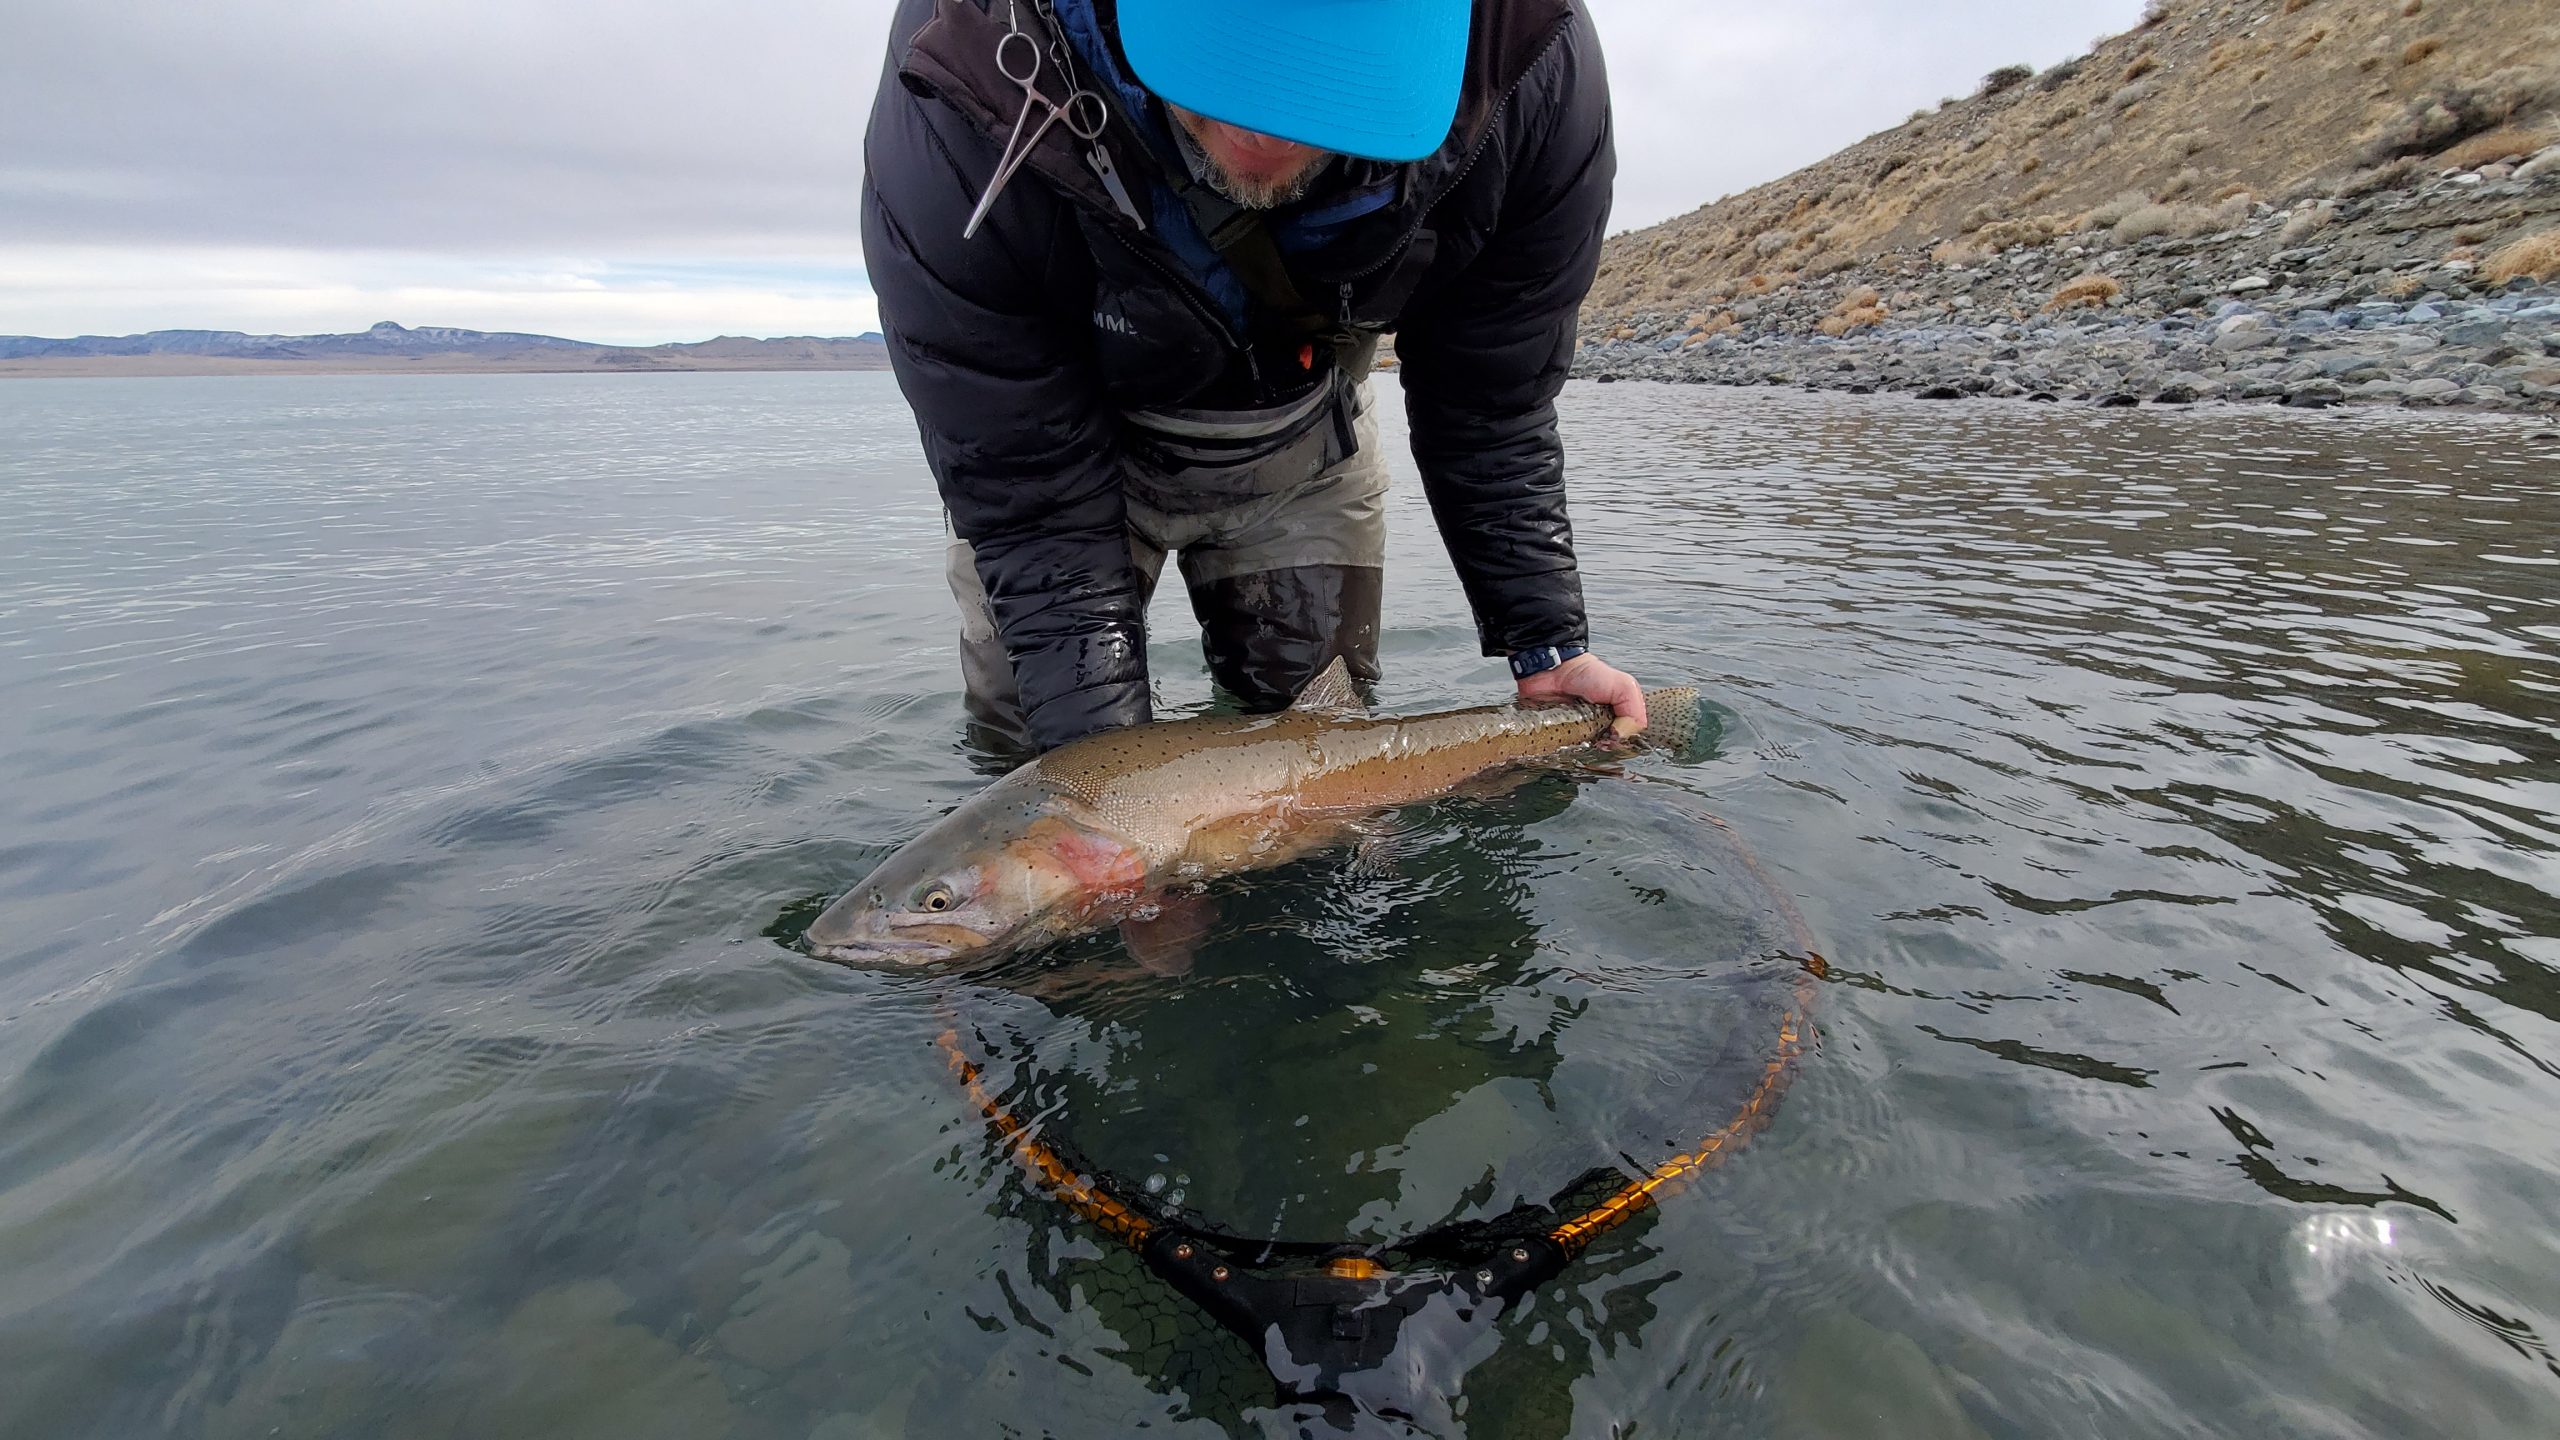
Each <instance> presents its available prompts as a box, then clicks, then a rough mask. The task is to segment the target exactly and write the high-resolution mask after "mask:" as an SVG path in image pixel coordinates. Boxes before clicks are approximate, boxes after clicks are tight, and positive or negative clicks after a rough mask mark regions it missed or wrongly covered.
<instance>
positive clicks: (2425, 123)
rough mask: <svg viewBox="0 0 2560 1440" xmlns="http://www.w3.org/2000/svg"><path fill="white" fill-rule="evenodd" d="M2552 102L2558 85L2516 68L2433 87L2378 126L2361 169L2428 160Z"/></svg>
mask: <svg viewBox="0 0 2560 1440" xmlns="http://www.w3.org/2000/svg"><path fill="white" fill-rule="evenodd" d="M2555 102H2560V79H2555V78H2554V76H2553V75H2552V74H2551V73H2550V72H2546V71H2535V70H2528V69H2526V68H2524V67H2523V66H2520V65H2519V66H2511V67H2509V68H2508V69H2505V70H2501V71H2499V72H2497V73H2496V74H2494V75H2491V76H2489V77H2487V78H2486V79H2481V80H2464V81H2458V82H2456V83H2453V84H2447V85H2436V86H2432V87H2430V88H2429V89H2428V90H2427V91H2426V92H2425V93H2423V94H2420V95H2418V96H2417V97H2415V98H2414V99H2412V100H2410V102H2409V104H2408V106H2407V108H2405V109H2403V110H2402V111H2401V112H2400V113H2399V114H2398V115H2395V116H2393V117H2391V118H2390V119H2389V120H2386V121H2384V122H2383V123H2382V126H2381V128H2380V129H2378V130H2376V131H2375V132H2374V133H2373V136H2372V138H2370V139H2368V140H2367V141H2366V142H2365V146H2364V151H2363V154H2362V157H2361V158H2362V161H2363V163H2364V164H2366V165H2380V164H2382V163H2384V162H2386V161H2390V160H2396V159H2399V158H2400V157H2401V156H2404V155H2432V154H2435V153H2436V152H2437V151H2439V150H2442V149H2444V148H2446V147H2447V146H2449V145H2452V144H2453V143H2454V142H2455V141H2457V140H2464V139H2468V138H2469V137H2471V136H2473V135H2477V134H2479V133H2481V132H2482V131H2485V130H2495V129H2497V128H2498V127H2499V126H2501V125H2504V124H2506V123H2507V122H2508V121H2509V120H2511V119H2513V118H2515V117H2516V116H2518V115H2521V114H2525V113H2527V112H2530V111H2533V110H2538V109H2541V108H2543V107H2545V106H2548V105H2551V104H2553V103H2555Z"/></svg>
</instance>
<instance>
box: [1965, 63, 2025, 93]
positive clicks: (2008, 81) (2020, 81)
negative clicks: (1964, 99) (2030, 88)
mask: <svg viewBox="0 0 2560 1440" xmlns="http://www.w3.org/2000/svg"><path fill="white" fill-rule="evenodd" d="M2034 78H2036V71H2035V67H2034V66H2032V65H2003V66H2001V67H2000V68H1999V69H1997V70H1994V71H1992V72H1991V73H1990V74H1988V75H1985V76H1983V77H1982V89H1981V90H1980V91H1979V92H1977V93H1979V94H1983V95H1998V94H2000V93H2002V92H2003V91H2007V90H2015V89H2017V88H2018V87H2019V86H2021V85H2024V84H2026V83H2027V82H2028V81H2030V80H2033V79H2034Z"/></svg>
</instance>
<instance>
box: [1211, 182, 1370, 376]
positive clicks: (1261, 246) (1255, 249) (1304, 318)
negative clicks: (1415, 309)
mask: <svg viewBox="0 0 2560 1440" xmlns="http://www.w3.org/2000/svg"><path fill="white" fill-rule="evenodd" d="M1171 178H1172V179H1173V181H1174V193H1176V194H1177V195H1180V196H1181V197H1182V203H1183V205H1184V207H1185V208H1187V209H1189V210H1190V212H1191V221H1192V223H1193V224H1195V225H1197V226H1199V227H1200V233H1201V234H1202V235H1203V236H1205V237H1207V239H1208V241H1209V247H1210V248H1211V249H1213V250H1215V251H1217V252H1218V257H1219V258H1220V259H1222V260H1224V261H1226V262H1227V268H1228V269H1230V270H1233V271H1234V272H1235V273H1236V279H1237V280H1239V281H1241V282H1243V285H1244V288H1245V293H1246V294H1248V295H1251V296H1252V297H1253V301H1254V303H1255V304H1256V305H1259V306H1260V307H1262V310H1263V313H1264V314H1265V315H1267V316H1269V317H1270V319H1271V320H1272V322H1273V323H1275V324H1276V325H1278V326H1279V328H1280V331H1281V333H1282V334H1284V335H1286V336H1288V337H1289V338H1291V339H1295V340H1300V341H1303V342H1306V343H1309V344H1320V345H1323V346H1325V347H1327V348H1328V349H1331V350H1334V351H1336V352H1340V351H1342V350H1344V349H1346V348H1348V347H1349V346H1350V345H1351V344H1352V343H1354V342H1355V341H1356V340H1357V339H1358V338H1359V337H1358V336H1357V334H1356V333H1354V332H1353V331H1352V329H1351V327H1349V326H1348V325H1345V324H1344V323H1343V322H1342V320H1341V318H1340V317H1338V316H1335V315H1332V314H1329V313H1327V312H1326V311H1324V310H1322V309H1320V308H1318V307H1317V306H1316V305H1315V304H1313V303H1312V302H1310V301H1309V300H1308V299H1307V297H1306V294H1305V293H1304V292H1303V291H1301V290H1299V288H1298V281H1297V277H1295V276H1293V275H1291V274H1290V273H1289V264H1288V261H1287V260H1285V259H1284V258H1282V256H1281V254H1280V245H1279V242H1278V241H1275V240H1273V239H1272V238H1271V228H1270V227H1269V226H1267V225H1265V224H1263V223H1262V213H1261V212H1260V211H1258V210H1252V209H1248V208H1246V207H1245V206H1242V205H1238V204H1236V203H1235V202H1233V201H1231V200H1229V199H1227V198H1226V197H1225V196H1223V195H1220V194H1219V193H1218V192H1216V191H1215V190H1212V189H1211V188H1209V187H1208V186H1206V185H1203V184H1201V183H1200V182H1199V181H1197V180H1189V179H1183V178H1181V177H1178V176H1176V177H1171Z"/></svg>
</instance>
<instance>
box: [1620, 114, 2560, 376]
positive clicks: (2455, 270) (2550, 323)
mask: <svg viewBox="0 0 2560 1440" xmlns="http://www.w3.org/2000/svg"><path fill="white" fill-rule="evenodd" d="M2555 156H2560V150H2555V151H2553V152H2546V154H2545V155H2544V156H2542V157H2540V158H2539V159H2538V160H2536V161H2535V162H2534V163H2531V164H2528V165H2524V166H2521V167H2513V168H2510V167H2508V166H2503V165H2498V166H2489V167H2484V168H2483V169H2481V170H2475V171H2445V172H2442V173H2440V174H2435V175H2430V176H2428V177H2426V178H2424V179H2423V180H2419V181H2417V182H2416V183H2415V184H2414V185H2410V186H2409V187H2408V188H2396V189H2382V190H2378V191H2377V192H2375V193H2368V194H2362V195H2347V196H2334V197H2325V198H2313V197H2303V198H2300V199H2297V200H2296V201H2295V202H2294V203H2292V204H2290V205H2287V206H2284V207H2281V208H2280V207H2276V206H2270V205H2265V204H2252V203H2249V202H2248V201H2246V200H2245V199H2244V200H2243V201H2241V202H2240V205H2239V206H2238V207H2235V208H2234V209H2233V210H2232V211H2230V212H2226V214H2227V218H2228V220H2229V221H2231V222H2232V223H2230V224H2229V227H2228V228H2225V229H2219V230H2216V231H2215V232H2214V233H2210V234H2201V235H2192V236H2183V237H2182V236H2176V235H2163V236H2152V237H2147V238H2138V239H2124V238H2120V237H2121V236H2123V235H2124V233H2125V232H2124V230H2123V229H2122V228H2121V227H2119V228H2115V229H2094V230H2090V231H2084V232H2081V233H2077V234H2070V235H2063V236H2059V237H2054V238H2051V239H2048V240H2045V241H2042V242H2041V243H2029V244H2023V245H2018V246H2015V247H2014V248H2010V249H2008V250H2006V251H2004V252H2000V253H1988V252H1987V251H1985V250H1973V251H1968V250H1967V249H1966V248H1965V247H1964V246H1963V245H1962V244H1961V243H1959V244H1956V245H1948V246H1940V247H1937V248H1935V249H1934V250H1928V249H1918V248H1914V249H1906V250H1902V251H1895V252H1889V253H1886V254H1884V255H1880V256H1877V257H1875V258H1873V259H1871V260H1869V261H1866V262H1865V263H1862V264H1860V265H1857V266H1855V267H1851V268H1848V269H1845V270H1842V271H1840V272H1839V273H1836V274H1833V275H1829V276H1825V277H1822V278H1820V279H1804V278H1796V279H1781V280H1779V281H1777V282H1775V283H1770V284H1769V285H1768V286H1767V288H1766V289H1765V291H1763V292H1760V293H1755V290H1756V289H1757V287H1743V288H1742V289H1740V290H1739V291H1738V292H1737V293H1736V294H1734V295H1733V296H1732V297H1731V298H1730V299H1728V300H1727V301H1725V302H1724V303H1723V304H1722V305H1720V306H1719V307H1718V308H1715V309H1713V310H1710V311H1702V312H1694V313H1691V314H1688V315H1685V316H1673V315H1660V314H1639V315H1634V316H1630V317H1627V318H1626V319H1625V320H1623V321H1622V322H1620V323H1619V324H1617V325H1615V326H1614V327H1612V328H1610V329H1609V330H1607V331H1605V332H1601V333H1597V334H1591V335H1589V336H1588V338H1587V339H1586V341H1585V343H1584V344H1583V346H1582V347H1581V349H1580V351H1579V353H1578V354H1577V355H1576V357H1575V362H1574V370H1573V373H1574V374H1575V375H1576V376H1578V377H1583V378H1589V379H1596V380H1601V381H1604V382H1605V381H1614V380H1657V381H1672V382H1682V383H1690V384H1714V385H1789V386H1803V387H1806V388H1811V389H1828V390H1846V391H1851V392H1856V393H1874V392H1897V393H1907V394H1913V395H1918V396H1921V397H1924V398H1929V399H1960V398H1965V397H1970V396H1989V397H2006V398H2021V399H2039V400H2056V401H2077V402H2082V403H2094V404H2100V405H2117V406H2122V405H2137V404H2145V403H2149V404H2161V405H2178V404H2192V403H2196V402H2199V401H2235V402H2261V403H2276V404H2283V405H2290V406H2296V407H2306V408H2317V407H2325V406H2332V405H2341V404H2360V405H2405V406H2422V407H2458V408H2466V409H2473V410H2482V411H2510V412H2520V413H2528V414H2535V413H2539V414H2549V413H2555V412H2560V280H2555V279H2536V278H2531V277H2529V276H2528V277H2518V278H2514V279H2509V280H2506V281H2504V282H2502V283H2501V282H2493V281H2490V280H2488V279H2486V278H2484V277H2483V276H2482V274H2481V271H2482V268H2483V265H2484V262H2487V261H2489V260H2490V259H2491V258H2492V257H2493V255H2494V249H2495V247H2493V246H2489V247H2484V243H2483V242H2485V241H2487V240H2489V239H2491V238H2493V237H2513V236H2518V235H2525V234H2546V235H2547V234H2549V232H2550V230H2551V227H2552V226H2553V225H2554V224H2555V222H2560V159H2555V158H2554V157H2555ZM2244 216H2245V218H2243V217H2244ZM1756 278H1757V277H1755V279H1756Z"/></svg>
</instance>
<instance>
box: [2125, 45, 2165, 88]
mask: <svg viewBox="0 0 2560 1440" xmlns="http://www.w3.org/2000/svg"><path fill="white" fill-rule="evenodd" d="M2159 68H2160V57H2159V56H2157V55H2154V54H2152V53H2151V52H2150V51H2148V50H2145V51H2143V52H2142V53H2141V54H2139V55H2136V56H2134V57H2133V63H2132V64H2130V65H2127V66H2125V67H2124V83H2126V84H2127V85H2130V84H2132V83H2133V82H2134V81H2136V80H2139V79H2141V78H2142V77H2143V76H2145V75H2148V74H2150V73H2151V72H2152V71H2154V70H2157V69H2159Z"/></svg>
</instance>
